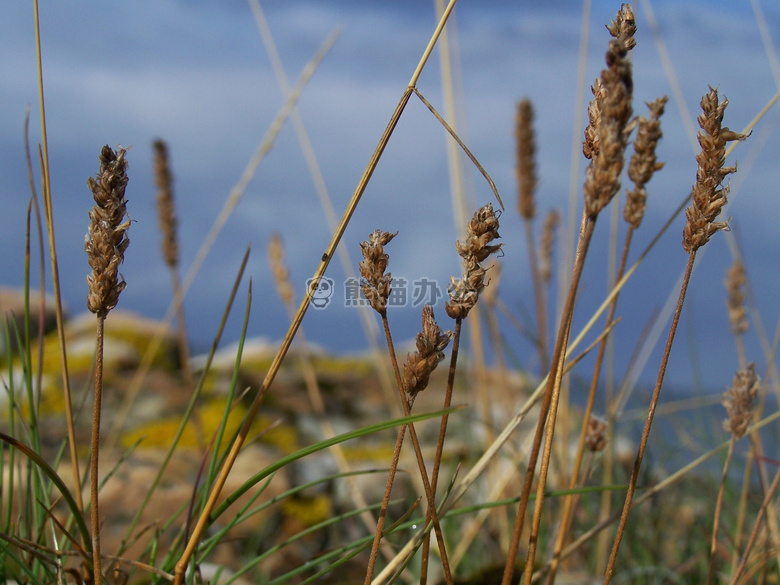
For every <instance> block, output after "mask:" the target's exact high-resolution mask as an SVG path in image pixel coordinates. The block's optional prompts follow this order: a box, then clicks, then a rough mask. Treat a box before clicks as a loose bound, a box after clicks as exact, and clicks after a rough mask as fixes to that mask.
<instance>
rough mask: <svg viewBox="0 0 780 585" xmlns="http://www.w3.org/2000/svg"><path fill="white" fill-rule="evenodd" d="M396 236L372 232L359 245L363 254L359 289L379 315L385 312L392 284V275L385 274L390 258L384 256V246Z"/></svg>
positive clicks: (395, 234)
mask: <svg viewBox="0 0 780 585" xmlns="http://www.w3.org/2000/svg"><path fill="white" fill-rule="evenodd" d="M397 235H398V232H395V233H390V232H383V231H382V230H374V231H373V232H371V234H370V235H369V236H368V240H366V241H364V242H361V243H360V250H361V252H362V253H363V260H362V261H361V262H360V265H359V268H360V276H361V277H362V278H363V280H362V282H361V288H362V290H363V295H364V296H365V297H366V299H368V302H369V304H370V305H371V306H372V307H373V308H374V310H375V311H377V312H378V313H379V314H380V315H384V314H385V313H386V312H387V299H388V297H389V296H390V285H391V282H392V275H391V274H390V273H389V272H388V273H387V274H385V270H386V269H387V263H388V261H389V259H390V257H389V256H388V255H387V254H385V248H384V246H385V245H386V244H387V243H388V242H390V240H392V239H393V238H394V237H395V236H397Z"/></svg>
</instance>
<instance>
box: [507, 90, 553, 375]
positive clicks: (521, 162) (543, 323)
mask: <svg viewBox="0 0 780 585" xmlns="http://www.w3.org/2000/svg"><path fill="white" fill-rule="evenodd" d="M533 122H534V108H533V105H532V104H531V101H530V100H528V99H522V100H520V101H519V102H518V103H517V108H516V113H515V176H516V178H517V208H518V209H517V210H518V212H519V214H520V217H522V218H523V226H524V229H525V240H526V247H527V248H528V262H529V265H530V267H531V280H532V282H533V288H534V301H535V303H536V328H537V334H536V335H537V345H538V348H539V367H540V369H541V370H542V371H546V370H547V369H548V368H549V357H548V355H547V308H546V306H545V302H544V290H543V282H544V277H543V276H542V273H541V269H540V267H539V261H538V255H537V252H536V243H535V239H534V230H533V220H534V218H535V217H536V187H537V185H538V183H539V179H538V177H537V174H536V134H535V132H534V127H533ZM547 266H548V271H549V264H547Z"/></svg>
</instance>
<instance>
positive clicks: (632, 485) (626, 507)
mask: <svg viewBox="0 0 780 585" xmlns="http://www.w3.org/2000/svg"><path fill="white" fill-rule="evenodd" d="M695 259H696V250H693V251H691V253H690V254H689V255H688V264H687V265H686V267H685V275H684V277H683V282H682V287H681V288H680V296H679V299H678V301H677V308H676V309H675V311H674V316H673V317H672V323H671V326H670V328H669V336H668V338H667V340H666V346H665V347H664V353H663V357H662V359H661V366H660V367H659V369H658V377H657V379H656V383H655V387H654V389H653V395H652V398H651V399H650V407H649V409H648V412H647V419H646V420H645V426H644V429H643V430H642V438H641V439H640V443H639V451H638V452H637V456H636V460H635V461H634V467H633V469H632V471H631V478H630V479H629V483H628V491H627V492H626V498H625V502H624V504H623V510H622V512H621V514H620V523H619V524H618V530H617V534H616V535H615V540H614V542H613V545H612V551H611V552H610V555H609V561H608V562H607V569H606V572H605V575H604V585H609V583H610V581H611V579H612V574H613V572H614V570H615V563H616V561H617V554H618V551H619V550H620V542H621V540H622V538H623V533H624V531H625V529H626V523H627V522H628V513H629V511H630V510H631V502H632V500H633V498H634V491H635V490H636V484H637V481H638V480H639V468H640V467H641V465H642V459H643V457H644V455H645V448H646V447H647V441H648V438H649V436H650V426H651V425H652V424H653V416H654V415H655V409H656V406H658V397H659V396H660V394H661V386H662V385H663V382H664V376H665V375H666V366H667V364H668V363H669V356H670V355H671V352H672V342H673V341H674V336H675V333H676V332H677V325H678V323H679V321H680V314H681V313H682V307H683V302H684V301H685V293H686V292H687V290H688V283H689V282H690V279H691V272H692V270H693V263H694V260H695Z"/></svg>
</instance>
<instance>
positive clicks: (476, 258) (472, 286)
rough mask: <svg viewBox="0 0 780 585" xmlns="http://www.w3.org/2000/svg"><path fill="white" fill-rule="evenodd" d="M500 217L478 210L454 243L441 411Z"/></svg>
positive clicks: (425, 553)
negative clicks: (456, 263)
mask: <svg viewBox="0 0 780 585" xmlns="http://www.w3.org/2000/svg"><path fill="white" fill-rule="evenodd" d="M499 216H500V213H496V212H495V211H494V210H493V206H492V205H491V204H490V203H488V204H486V205H484V206H483V207H481V208H480V209H478V210H477V211H476V212H475V213H474V215H473V216H472V218H471V220H469V222H468V224H467V225H466V238H465V239H464V241H463V242H461V241H460V240H458V241H457V242H456V243H455V249H456V250H457V252H458V255H459V256H460V257H461V258H462V264H463V269H464V270H463V276H462V278H454V277H451V282H450V285H449V286H448V293H449V300H448V301H447V302H446V304H445V310H446V311H447V315H448V316H449V317H451V318H452V319H455V332H454V333H452V332H449V333H450V337H451V338H452V339H453V345H452V347H453V349H452V355H451V357H450V367H449V371H448V373H447V389H446V391H445V395H444V408H449V407H450V405H451V403H452V392H453V388H454V386H455V371H456V369H457V362H458V350H459V347H460V333H461V330H462V325H463V319H465V318H466V317H467V316H468V314H469V313H470V311H471V309H473V308H474V307H475V306H476V303H477V301H478V300H479V297H480V295H481V294H482V292H483V291H484V290H485V287H486V285H487V283H486V282H485V276H486V275H487V270H486V269H485V268H483V267H482V265H481V263H482V262H484V261H485V260H487V258H488V257H489V256H491V255H493V254H497V253H498V252H499V251H500V250H501V246H502V244H494V243H491V242H494V241H495V240H497V239H499V238H500V237H501V236H500V235H499V233H498V227H499V221H498V219H499ZM448 421H449V416H448V415H447V414H444V415H442V419H441V424H440V426H439V437H438V439H437V441H436V453H435V455H434V459H433V471H432V475H431V489H432V491H433V494H434V496H435V494H436V487H437V485H438V481H439V470H440V468H441V459H442V456H443V453H444V439H445V436H446V434H447V424H448ZM431 513H432V512H431V511H429V512H428V516H427V517H426V523H428V522H430V521H431V519H432V517H431ZM429 549H430V539H427V538H426V540H425V541H423V550H422V557H421V570H420V581H421V584H422V585H424V584H425V583H426V582H427V579H428V557H429Z"/></svg>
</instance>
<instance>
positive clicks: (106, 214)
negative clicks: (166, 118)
mask: <svg viewBox="0 0 780 585" xmlns="http://www.w3.org/2000/svg"><path fill="white" fill-rule="evenodd" d="M125 152H126V151H125V149H124V148H122V147H121V146H120V147H119V148H117V151H116V152H114V151H113V150H111V148H109V146H108V145H106V146H104V147H103V150H102V151H101V153H100V170H99V171H98V174H97V176H96V178H95V179H93V178H92V177H89V178H88V179H87V186H88V187H89V188H90V190H91V191H92V196H93V198H94V199H95V205H94V206H93V207H92V209H91V210H90V212H89V219H90V224H89V229H88V231H87V235H86V237H85V238H84V250H85V251H86V252H87V259H88V261H89V265H90V267H91V268H92V273H91V274H90V275H89V276H87V284H88V285H89V292H88V294H87V307H88V308H89V310H90V311H92V312H93V313H95V314H96V315H97V316H98V317H101V318H102V317H105V316H106V315H107V314H108V312H109V311H110V310H111V309H113V308H114V307H116V304H117V302H118V300H119V294H120V293H121V292H122V291H123V290H124V288H125V286H126V283H125V280H124V278H122V277H121V275H120V274H119V265H120V264H121V263H122V261H123V260H124V254H125V250H126V249H127V246H128V244H129V243H130V240H129V239H128V238H127V234H126V233H125V232H126V231H127V228H128V227H130V220H129V219H125V216H126V214H127V209H126V204H127V201H126V200H125V187H127V180H128V179H127V160H125Z"/></svg>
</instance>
